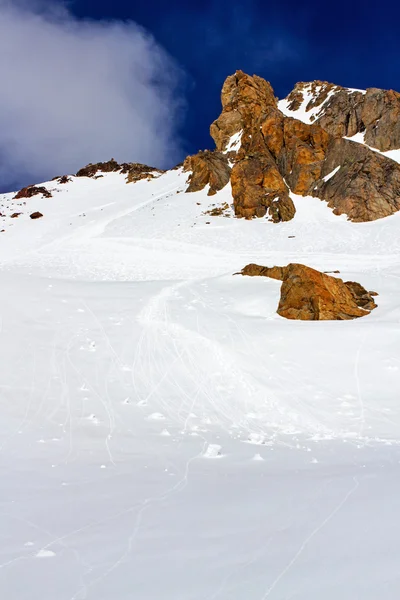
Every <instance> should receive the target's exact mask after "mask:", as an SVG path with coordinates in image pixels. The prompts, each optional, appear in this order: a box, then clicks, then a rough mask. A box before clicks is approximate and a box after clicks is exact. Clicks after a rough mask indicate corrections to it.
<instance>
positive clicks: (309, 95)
mask: <svg viewBox="0 0 400 600" xmlns="http://www.w3.org/2000/svg"><path fill="white" fill-rule="evenodd" d="M312 86H313V82H310V83H308V84H306V85H305V86H304V87H303V88H302V89H301V92H302V94H303V102H302V103H301V106H300V107H299V108H298V109H297V110H290V109H289V104H290V102H289V101H288V99H287V98H284V99H283V100H279V102H278V108H279V110H280V111H281V112H282V113H283V114H284V115H286V116H287V117H293V118H294V119H299V121H303V123H307V124H311V123H314V122H315V121H316V120H317V119H318V117H319V116H320V115H321V113H322V112H323V110H324V106H325V105H326V104H327V103H328V102H329V100H330V99H331V97H332V96H334V95H335V94H336V93H337V92H339V91H340V90H342V89H345V90H347V91H348V92H350V93H352V92H361V93H362V94H366V91H365V90H357V89H355V88H340V87H334V88H333V89H331V90H330V92H328V94H327V97H326V98H325V100H324V101H323V102H321V104H319V105H318V106H314V107H313V108H311V109H310V110H307V105H308V103H309V102H311V101H312V100H315V99H316V98H317V97H318V95H319V93H320V91H321V90H322V87H323V86H316V87H315V91H313V90H312ZM355 141H358V140H355Z"/></svg>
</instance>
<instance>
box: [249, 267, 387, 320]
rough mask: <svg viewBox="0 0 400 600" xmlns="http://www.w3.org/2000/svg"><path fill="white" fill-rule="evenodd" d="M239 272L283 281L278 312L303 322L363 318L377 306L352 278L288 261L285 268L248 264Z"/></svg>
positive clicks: (372, 293)
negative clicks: (343, 278)
mask: <svg viewBox="0 0 400 600" xmlns="http://www.w3.org/2000/svg"><path fill="white" fill-rule="evenodd" d="M241 274H242V275H250V276H262V277H271V278H272V279H278V280H280V281H282V286H281V296H280V300H279V306H278V310H277V312H278V314H279V315H281V316H282V317H285V318H286V319H297V320H302V321H327V320H339V321H347V320H350V319H356V318H358V317H364V316H366V315H368V314H369V312H370V311H371V310H373V309H374V308H376V304H375V302H374V300H373V297H372V296H376V295H377V294H376V292H367V290H365V289H364V288H363V287H362V285H360V284H359V283H356V282H354V281H347V282H344V281H343V280H342V279H339V278H336V277H331V276H330V275H326V274H324V273H321V272H320V271H316V270H315V269H311V268H310V267H306V266H305V265H301V264H296V263H291V264H289V265H288V266H287V267H271V268H269V267H262V266H261V265H255V264H250V265H247V266H246V267H245V268H244V269H243V270H242V271H241Z"/></svg>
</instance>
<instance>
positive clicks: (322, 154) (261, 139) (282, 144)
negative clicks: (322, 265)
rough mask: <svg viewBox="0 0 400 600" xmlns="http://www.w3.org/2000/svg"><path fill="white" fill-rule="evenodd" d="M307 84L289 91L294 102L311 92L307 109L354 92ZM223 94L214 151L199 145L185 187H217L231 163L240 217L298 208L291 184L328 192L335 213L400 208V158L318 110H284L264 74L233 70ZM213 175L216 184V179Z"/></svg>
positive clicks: (299, 189) (367, 216)
mask: <svg viewBox="0 0 400 600" xmlns="http://www.w3.org/2000/svg"><path fill="white" fill-rule="evenodd" d="M299 85H300V84H299ZM304 85H306V84H304ZM307 86H308V87H306V88H305V89H304V90H302V88H301V87H298V89H297V90H296V91H295V92H293V96H292V97H291V96H289V97H288V100H289V105H290V107H292V109H295V108H296V106H300V104H302V103H304V102H305V93H306V92H307V98H309V101H308V104H307V106H308V105H309V107H310V108H309V109H310V110H311V109H315V108H318V107H321V109H320V110H323V111H324V114H325V115H327V114H329V111H328V108H325V107H328V106H330V105H331V102H332V99H334V98H336V97H341V94H347V95H348V94H349V91H348V90H347V91H346V90H345V89H344V88H340V87H339V86H334V85H333V84H328V83H326V82H320V81H318V82H314V83H313V84H307ZM354 94H361V92H354ZM350 95H351V94H350ZM361 96H362V94H361ZM354 98H356V97H355V96H354ZM221 101H222V113H221V115H220V116H219V117H218V119H217V120H216V121H215V122H214V123H213V124H212V125H211V128H210V133H211V135H212V137H213V138H214V141H215V145H216V151H214V152H209V153H204V152H202V153H199V154H198V155H196V156H194V157H190V159H188V161H187V162H186V163H185V168H186V170H188V171H190V172H191V175H190V177H189V187H188V189H187V191H189V192H191V191H199V190H201V189H203V188H204V187H205V186H206V185H207V184H210V193H215V191H218V189H220V186H223V185H224V184H225V182H227V180H228V174H229V169H228V167H226V164H228V165H229V167H231V172H230V181H231V184H232V196H233V201H234V210H235V214H236V216H238V217H245V218H252V217H263V216H265V215H267V216H268V218H269V219H270V220H272V221H274V222H279V221H288V220H290V219H292V218H293V216H294V214H295V206H294V204H293V201H292V199H291V197H290V193H291V192H292V193H294V194H297V195H300V196H308V195H313V196H315V197H318V198H320V199H322V200H326V201H327V203H328V205H329V206H330V207H331V208H332V209H333V211H334V212H335V214H338V215H340V214H346V215H347V216H348V218H349V219H350V220H352V221H371V220H375V219H379V218H382V217H385V216H388V215H391V214H393V213H395V212H396V211H398V210H399V209H400V166H399V165H398V164H397V163H395V162H394V161H392V160H391V159H389V158H387V157H384V156H380V155H379V154H377V153H376V152H373V151H372V150H370V149H369V148H368V147H366V146H362V145H360V144H356V143H355V142H351V141H349V140H345V139H342V138H338V137H337V135H336V133H332V132H330V131H328V130H326V129H325V128H324V127H322V126H321V118H318V119H317V122H315V123H304V122H303V121H300V120H297V119H294V118H291V117H288V116H286V115H284V114H283V113H282V112H281V111H280V110H279V109H278V104H277V100H276V98H275V96H274V92H273V90H272V87H271V85H270V84H269V83H268V82H266V81H265V80H263V79H262V78H260V77H257V76H256V75H255V76H253V77H250V76H249V75H246V74H245V73H243V72H242V71H238V72H236V73H235V75H231V76H230V77H228V78H227V80H226V81H225V83H224V86H223V88H222V94H221ZM354 101H355V100H354ZM350 120H351V119H350ZM353 121H354V123H353V125H352V127H355V128H357V127H358V125H357V122H356V121H357V120H354V119H353ZM353 121H352V122H353ZM349 123H350V121H349ZM349 126H350V125H349ZM328 129H329V128H328ZM238 141H240V143H239V144H238ZM224 156H225V157H226V161H227V162H225V159H224V158H223V157H224ZM205 157H206V159H205ZM222 165H225V167H224V168H222ZM221 172H222V173H223V177H221ZM214 180H215V181H216V182H218V184H217V185H214V186H212V185H211V183H210V182H211V181H214Z"/></svg>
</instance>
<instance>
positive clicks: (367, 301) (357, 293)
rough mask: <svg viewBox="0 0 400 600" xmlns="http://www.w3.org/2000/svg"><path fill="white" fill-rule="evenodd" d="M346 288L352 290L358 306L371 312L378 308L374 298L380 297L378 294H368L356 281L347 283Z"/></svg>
mask: <svg viewBox="0 0 400 600" xmlns="http://www.w3.org/2000/svg"><path fill="white" fill-rule="evenodd" d="M345 286H346V287H347V288H348V289H349V290H350V293H351V294H352V296H353V298H354V300H355V302H356V304H357V306H359V307H361V308H364V309H365V310H370V311H371V310H373V309H374V308H376V307H377V305H376V303H375V301H374V299H373V296H377V295H378V294H377V293H376V292H367V290H366V289H365V288H363V286H362V285H361V284H360V283H357V282H356V281H345Z"/></svg>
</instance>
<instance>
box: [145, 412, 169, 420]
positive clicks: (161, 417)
mask: <svg viewBox="0 0 400 600" xmlns="http://www.w3.org/2000/svg"><path fill="white" fill-rule="evenodd" d="M147 420H148V421H165V417H164V415H163V414H162V413H159V412H155V413H152V414H151V415H149V416H148V417H147Z"/></svg>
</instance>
